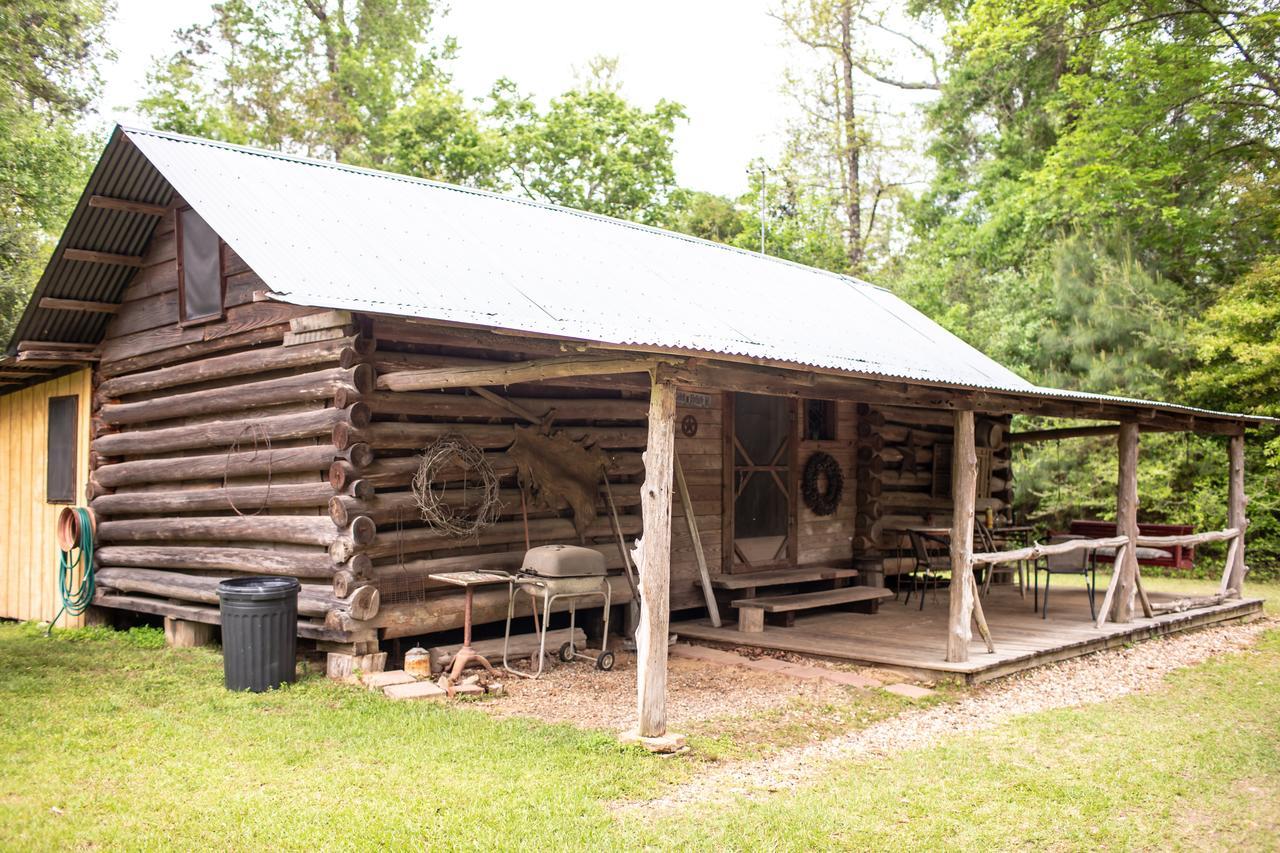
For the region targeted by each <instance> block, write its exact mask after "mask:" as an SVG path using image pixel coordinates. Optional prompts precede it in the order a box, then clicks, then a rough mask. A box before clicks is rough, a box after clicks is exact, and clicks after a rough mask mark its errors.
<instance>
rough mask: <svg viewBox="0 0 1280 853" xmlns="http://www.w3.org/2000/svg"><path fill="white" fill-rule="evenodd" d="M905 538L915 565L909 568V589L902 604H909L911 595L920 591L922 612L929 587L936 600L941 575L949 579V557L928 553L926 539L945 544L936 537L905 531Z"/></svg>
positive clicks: (914, 531)
mask: <svg viewBox="0 0 1280 853" xmlns="http://www.w3.org/2000/svg"><path fill="white" fill-rule="evenodd" d="M907 538H908V539H910V540H911V554H912V556H913V557H915V564H914V565H913V566H912V567H911V587H910V588H909V589H908V590H907V597H906V599H905V600H904V601H903V602H902V603H903V604H910V603H911V593H912V592H914V591H916V590H917V589H918V590H920V609H921V610H924V596H925V593H927V592H928V591H929V588H930V586H932V587H933V597H934V599H935V600H937V597H938V587H939V586H941V585H942V575H943V574H946V576H947V578H948V580H949V579H950V577H951V557H950V556H945V557H935V556H933V555H932V554H930V553H929V546H928V545H927V544H926V543H925V540H926V539H929V540H932V541H934V542H937V543H939V544H942V545H945V544H946V542H944V541H943V540H942V539H939V538H938V537H936V536H930V535H929V534H927V533H921V532H919V531H916V530H909V531H907Z"/></svg>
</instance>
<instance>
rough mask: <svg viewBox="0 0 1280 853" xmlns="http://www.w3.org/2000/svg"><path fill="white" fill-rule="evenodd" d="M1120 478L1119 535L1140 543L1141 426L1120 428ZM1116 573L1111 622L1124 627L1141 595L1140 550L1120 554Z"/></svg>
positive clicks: (1117, 498)
mask: <svg viewBox="0 0 1280 853" xmlns="http://www.w3.org/2000/svg"><path fill="white" fill-rule="evenodd" d="M1118 449H1119V457H1120V466H1119V477H1118V480H1117V485H1116V534H1117V535H1119V536H1126V537H1128V539H1129V541H1130V542H1137V541H1138V425H1137V424H1136V423H1134V422H1132V421H1125V422H1124V423H1123V424H1121V425H1120V440H1119V445H1118ZM1113 571H1114V572H1115V573H1116V574H1117V575H1118V576H1119V577H1118V580H1117V581H1116V595H1115V601H1114V602H1112V605H1111V606H1112V609H1111V614H1110V618H1111V621H1112V622H1116V623H1120V624H1124V623H1127V622H1132V621H1133V603H1134V598H1135V597H1136V595H1137V593H1138V582H1137V577H1138V549H1137V547H1136V546H1135V547H1132V548H1126V549H1125V550H1124V552H1123V561H1122V562H1121V554H1120V553H1119V552H1117V562H1116V563H1115V567H1114V569H1113Z"/></svg>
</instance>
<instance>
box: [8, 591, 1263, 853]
mask: <svg viewBox="0 0 1280 853" xmlns="http://www.w3.org/2000/svg"><path fill="white" fill-rule="evenodd" d="M1155 585H1156V582H1155V581H1154V580H1153V583H1152V586H1153V587H1154V586H1155ZM1256 589H1257V588H1256V587H1255V590H1254V591H1256ZM1271 598H1272V600H1275V598H1276V596H1274V595H1272V596H1271ZM154 645H155V634H154V633H148V632H135V633H134V634H133V635H125V634H112V633H111V632H106V631H102V630H90V631H82V632H70V633H64V634H55V636H54V638H53V639H45V638H44V637H43V636H42V635H40V634H39V633H38V632H37V630H36V629H35V628H34V627H32V626H13V625H5V626H0V737H2V740H0V743H3V747H2V748H0V845H2V846H3V847H4V848H6V849H15V850H31V849H51V848H67V847H89V846H93V847H106V848H192V847H196V846H214V847H217V848H228V847H231V848H259V847H273V848H290V849H300V848H325V849H332V848H348V849H361V848H362V849H367V848H371V847H377V846H386V847H393V848H416V849H421V848H423V847H426V848H429V849H477V848H483V849H513V848H514V849H534V848H541V849H545V848H551V849H564V848H585V847H590V848H597V849H635V848H637V847H646V846H648V847H651V848H654V849H671V848H681V849H688V848H701V849H726V848H733V849H754V848H759V847H761V846H771V847H782V848H786V849H807V848H814V847H817V848H823V849H830V848H845V847H850V846H857V847H862V846H870V847H880V848H889V849H936V848H938V847H957V848H969V849H989V848H1006V849H1007V848H1021V847H1026V846H1028V845H1036V846H1046V847H1050V848H1058V849H1083V848H1095V847H1108V848H1133V847H1139V848H1155V847H1166V846H1170V845H1173V846H1177V845H1189V846H1208V847H1223V846H1227V845H1228V844H1229V845H1230V846H1234V847H1240V848H1243V849H1251V848H1252V849H1265V848H1274V847H1275V846H1277V845H1280V830H1278V826H1280V807H1278V806H1277V803H1280V632H1275V631H1273V632H1271V633H1270V634H1269V635H1268V636H1267V638H1266V639H1265V640H1264V641H1263V642H1262V643H1261V644H1260V646H1259V647H1258V648H1257V649H1256V650H1254V651H1250V652H1247V653H1242V654H1236V655H1231V656H1226V657H1223V658H1222V659H1220V660H1215V661H1212V662H1210V663H1207V664H1204V665H1202V666H1199V667H1195V668H1193V669H1189V670H1183V671H1180V672H1178V673H1176V674H1175V675H1174V676H1173V677H1172V678H1171V679H1170V680H1169V683H1168V686H1167V688H1166V689H1164V690H1163V691H1161V692H1158V693H1154V694H1148V695H1142V696H1132V697H1128V698H1126V699H1123V700H1120V701H1117V702H1112V703H1108V704H1105V705H1098V706H1091V707H1088V708H1084V709H1079V710H1069V711H1054V712H1047V713H1041V714H1035V715H1031V716H1027V717H1022V718H1018V719H1016V720H1013V721H1011V722H1010V723H1009V725H1007V726H1004V727H1002V728H1000V729H998V730H995V731H992V732H989V733H985V734H980V735H971V736H964V737H955V738H951V739H948V740H946V741H945V742H941V743H938V744H937V745H935V746H933V747H931V748H929V749H925V750H917V751H913V752H907V753H902V754H899V755H898V756H896V757H893V758H890V759H882V760H865V761H856V762H847V763H844V764H839V765H836V766H835V767H833V768H832V769H831V770H830V771H829V772H825V773H823V774H822V775H821V776H820V780H821V781H819V782H818V783H816V784H815V785H813V786H811V787H806V788H803V789H801V790H800V791H798V792H790V793H786V794H779V795H774V796H772V797H769V798H766V799H764V800H763V801H758V802H735V803H730V804H726V805H720V806H715V807H711V806H707V807H701V808H695V809H693V810H691V811H689V812H686V813H679V814H677V815H675V816H672V817H667V818H663V819H659V820H656V821H642V820H638V819H635V818H632V817H625V818H620V817H617V816H615V814H614V813H613V812H612V811H611V810H610V809H609V805H610V803H611V802H616V801H619V800H626V799H634V798H641V797H644V796H646V795H651V794H656V793H659V792H660V791H661V790H663V788H664V786H666V785H669V784H677V783H678V782H679V781H680V780H681V779H683V778H687V777H688V775H690V774H693V773H698V772H700V771H701V770H703V769H704V768H705V767H706V766H707V761H708V760H710V759H709V758H708V757H707V756H706V755H701V756H698V755H695V756H685V757H678V758H674V759H672V758H666V759H664V758H656V757H652V756H649V755H647V754H644V753H642V752H639V751H637V750H628V749H623V748H620V747H619V746H618V745H617V744H616V743H615V742H614V740H613V739H612V738H611V737H610V736H608V735H605V734H598V733H590V732H581V731H577V730H575V729H573V728H570V727H567V726H548V725H542V724H538V723H532V722H521V721H498V720H494V719H491V718H489V717H488V716H487V715H484V714H482V713H480V712H478V711H476V710H475V709H472V708H467V707H466V706H465V705H464V706H445V705H438V704H429V703H428V704H414V703H394V702H390V701H387V700H385V699H383V698H382V697H380V696H377V695H373V694H368V693H364V692H361V691H358V690H355V689H352V688H347V687H343V686H340V685H335V684H331V683H328V682H326V681H325V680H324V679H321V678H318V677H310V678H307V679H304V680H303V681H302V682H301V683H299V684H298V685H296V686H294V687H291V688H289V689H285V690H281V691H278V692H274V693H271V694H266V695H260V696H253V695H248V694H239V695H237V694H230V693H227V692H226V691H225V690H223V689H222V686H221V663H220V659H219V657H218V655H217V653H216V651H210V650H206V649H182V650H170V649H164V648H155V647H154ZM850 701H851V702H856V701H857V699H856V696H855V697H851V700H850ZM885 707H886V706H885V704H884V702H883V700H882V699H880V698H877V697H872V698H871V699H869V700H867V713H866V715H865V719H868V720H869V719H874V718H878V717H880V716H883V713H884V711H885ZM726 710H727V711H728V710H729V709H726ZM845 713H846V714H847V718H848V719H849V720H850V725H857V724H859V720H860V719H862V718H860V717H859V716H858V715H857V714H851V713H849V712H848V711H847V709H846V711H845ZM752 725H758V721H757V722H756V723H753V724H752ZM712 735H713V733H704V737H711V736H712ZM726 752H727V753H731V752H732V750H729V751H726Z"/></svg>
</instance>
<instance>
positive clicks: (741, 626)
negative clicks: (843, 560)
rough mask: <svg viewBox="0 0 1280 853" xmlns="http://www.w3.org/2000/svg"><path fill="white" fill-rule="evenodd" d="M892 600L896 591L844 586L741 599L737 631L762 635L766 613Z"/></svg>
mask: <svg viewBox="0 0 1280 853" xmlns="http://www.w3.org/2000/svg"><path fill="white" fill-rule="evenodd" d="M882 598H893V590H889V589H885V588H884V587H878V586H844V587H837V588H836V589H823V590H819V591H818V592H801V593H797V594H795V595H771V596H765V597H763V598H739V599H738V600H736V601H734V602H733V606H734V607H736V608H738V630H739V631H743V632H746V633H759V632H761V631H763V630H764V614H766V613H787V614H792V615H794V614H795V613H796V612H797V611H800V610H813V609H815V608H818V607H831V606H833V605H836V604H852V603H853V602H855V601H879V600H880V599H882Z"/></svg>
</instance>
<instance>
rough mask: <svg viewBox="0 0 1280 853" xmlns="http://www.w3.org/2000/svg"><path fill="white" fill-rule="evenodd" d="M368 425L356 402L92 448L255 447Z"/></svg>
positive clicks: (126, 436) (159, 432) (120, 437)
mask: <svg viewBox="0 0 1280 853" xmlns="http://www.w3.org/2000/svg"><path fill="white" fill-rule="evenodd" d="M368 423H369V409H368V407H367V406H365V405H364V404H363V403H356V404H355V405H353V406H350V407H348V408H345V409H334V408H324V409H315V410H313V411H309V412H293V413H290V414H285V415H269V416H267V417H265V418H235V419H231V420H223V421H214V422H212V423H206V424H191V425H188V426H176V427H165V428H162V429H136V430H129V431H128V432H116V433H110V434H108V435H104V436H100V437H99V438H96V439H94V441H93V444H92V447H93V449H94V451H96V452H97V453H99V454H101V455H103V456H139V455H143V454H150V453H169V452H172V451H175V450H192V449H195V448H201V447H225V446H226V445H229V444H235V443H237V442H238V443H240V444H241V445H242V446H251V445H252V444H253V442H254V441H255V440H257V441H259V442H261V441H262V440H264V439H265V440H268V441H288V440H292V439H296V438H311V437H313V436H328V435H330V434H332V433H333V432H334V429H335V428H336V427H337V426H338V425H339V424H342V425H352V426H356V427H361V426H367V425H368Z"/></svg>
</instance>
